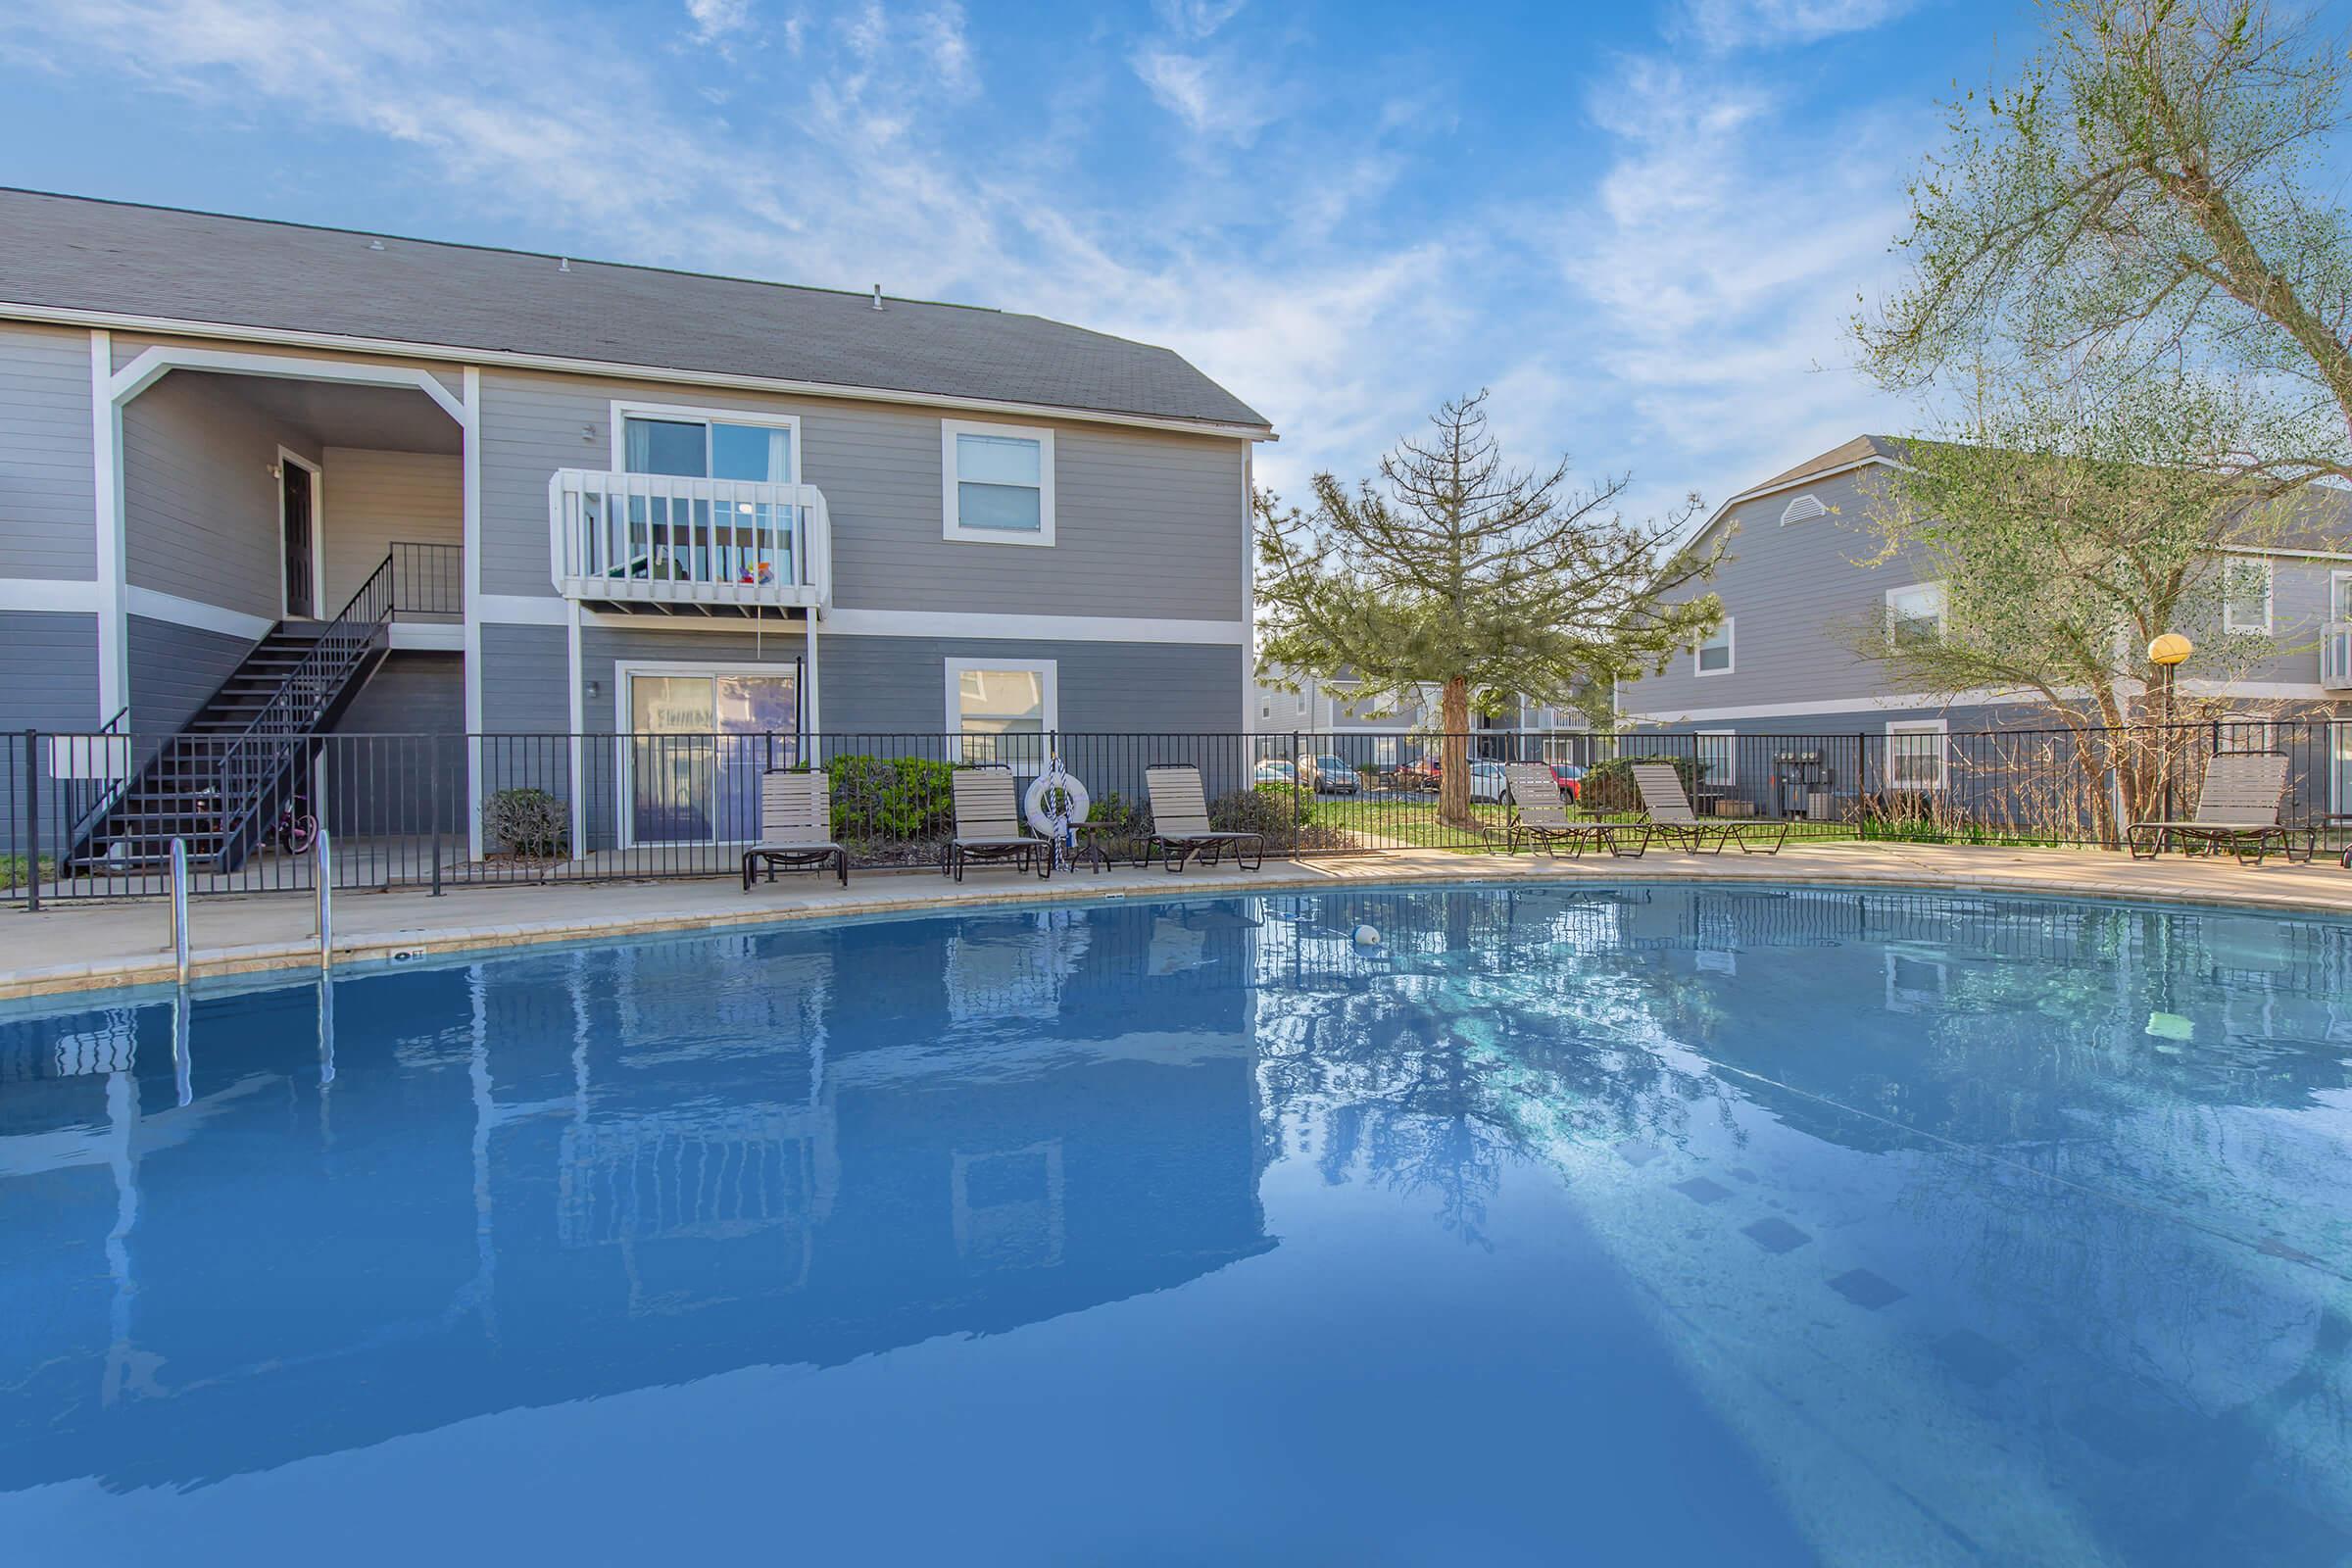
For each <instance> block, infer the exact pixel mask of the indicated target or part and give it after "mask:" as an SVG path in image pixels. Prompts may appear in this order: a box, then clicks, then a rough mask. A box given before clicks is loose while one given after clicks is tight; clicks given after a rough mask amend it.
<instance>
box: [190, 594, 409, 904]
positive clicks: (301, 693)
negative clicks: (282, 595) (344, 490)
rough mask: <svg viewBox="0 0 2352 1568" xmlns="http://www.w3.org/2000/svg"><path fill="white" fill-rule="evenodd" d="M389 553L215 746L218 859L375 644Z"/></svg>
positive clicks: (383, 616) (383, 611)
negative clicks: (232, 733) (238, 727)
mask: <svg viewBox="0 0 2352 1568" xmlns="http://www.w3.org/2000/svg"><path fill="white" fill-rule="evenodd" d="M394 603H395V594H394V572H393V563H392V558H391V557H390V556H389V555H387V556H386V557H385V558H384V564H382V565H380V566H378V567H376V568H375V571H374V573H373V574H372V575H370V576H369V577H368V580H367V581H366V582H365V583H363V584H361V586H360V591H359V592H358V593H355V594H353V595H352V596H351V602H350V603H349V604H346V605H345V606H344V607H343V610H342V613H340V614H338V615H336V616H335V618H334V619H333V620H331V621H329V622H327V624H326V626H325V627H324V629H322V630H321V631H320V632H319V637H318V640H317V641H316V643H315V644H314V645H313V646H312V648H311V651H310V652H309V653H308V654H306V655H305V656H304V657H303V660H302V662H300V663H299V664H296V665H295V666H294V667H293V669H291V670H289V671H288V672H287V674H286V678H285V681H284V683H283V684H282V685H280V686H279V687H278V689H277V691H276V693H275V694H274V695H272V696H271V697H270V701H269V702H268V703H266V704H264V705H263V707H262V711H260V712H258V713H256V714H254V716H253V722H252V723H250V724H248V725H246V726H245V729H244V731H243V733H241V734H239V735H238V736H237V738H236V739H235V740H233V741H231V742H229V743H228V745H227V746H226V747H224V748H222V750H221V755H220V761H219V763H218V764H217V766H216V767H215V770H214V789H215V791H216V792H217V793H216V799H217V800H218V802H219V807H218V809H219V811H220V831H221V843H220V845H219V854H220V855H221V858H222V861H223V862H224V863H225V862H226V860H227V859H228V858H229V857H230V856H232V855H233V854H234V853H235V846H237V845H238V844H239V843H240V842H241V841H242V837H243V835H244V833H245V831H246V830H247V829H248V828H249V827H250V826H251V825H252V824H253V821H254V819H255V818H256V817H258V816H259V815H260V814H261V812H262V810H263V809H265V808H266V807H268V806H269V805H270V800H271V798H272V796H273V794H274V792H275V790H276V788H277V785H278V783H279V781H281V780H282V779H283V778H284V777H285V776H286V771H287V769H288V768H289V767H290V766H292V765H293V763H294V762H295V761H296V760H298V759H299V758H300V756H301V755H302V754H303V752H304V751H305V750H306V749H307V748H308V747H309V746H310V744H311V742H312V740H313V739H314V738H315V737H316V736H317V735H318V732H319V724H320V723H321V722H322V721H323V720H324V718H325V716H326V712H327V710H328V709H330V708H332V707H333V706H334V703H335V699H336V698H338V697H340V696H341V695H342V693H343V688H344V686H345V684H346V683H348V682H349V681H350V679H351V676H352V672H353V671H354V670H356V669H357V668H358V667H359V666H360V665H361V663H363V662H365V661H366V660H367V658H368V655H369V654H370V653H371V652H373V651H374V649H375V646H376V644H377V642H378V641H379V640H380V639H381V638H382V637H383V635H384V627H385V624H386V623H387V622H389V621H390V620H391V618H392V610H393V605H394Z"/></svg>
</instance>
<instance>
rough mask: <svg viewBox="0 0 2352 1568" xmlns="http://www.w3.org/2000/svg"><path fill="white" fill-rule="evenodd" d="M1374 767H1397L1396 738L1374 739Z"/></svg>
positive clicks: (1383, 736) (1390, 736)
mask: <svg viewBox="0 0 2352 1568" xmlns="http://www.w3.org/2000/svg"><path fill="white" fill-rule="evenodd" d="M1372 765H1373V766H1374V767H1395V766H1396V765H1397V737H1396V736H1394V735H1382V736H1378V737H1375V738H1374V740H1373V742H1372Z"/></svg>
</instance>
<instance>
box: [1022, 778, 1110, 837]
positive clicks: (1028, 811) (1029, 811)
mask: <svg viewBox="0 0 2352 1568" xmlns="http://www.w3.org/2000/svg"><path fill="white" fill-rule="evenodd" d="M1056 785H1058V786H1059V787H1060V788H1061V790H1062V791H1063V792H1064V793H1066V794H1067V795H1068V796H1069V798H1070V805H1069V812H1070V815H1069V819H1070V821H1071V822H1072V823H1073V824H1074V823H1078V822H1083V821H1085V820H1086V813H1087V812H1088V811H1089V810H1091V809H1093V808H1094V804H1095V803H1094V802H1093V801H1092V800H1090V799H1089V798H1088V797H1087V793H1086V786H1085V785H1084V784H1081V783H1079V782H1078V775H1077V774H1075V773H1063V774H1060V775H1059V776H1058V777H1056V776H1055V775H1054V774H1053V773H1040V774H1038V775H1037V777H1035V778H1033V779H1031V780H1030V781H1029V793H1028V794H1026V795H1024V796H1022V797H1021V806H1022V811H1023V814H1024V815H1026V816H1027V817H1028V818H1029V825H1030V826H1031V827H1033V828H1035V829H1037V831H1038V833H1039V835H1040V836H1043V837H1051V836H1052V835H1053V832H1054V813H1053V812H1052V811H1049V810H1047V809H1046V791H1047V790H1049V789H1052V788H1054V787H1055V786H1056Z"/></svg>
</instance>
